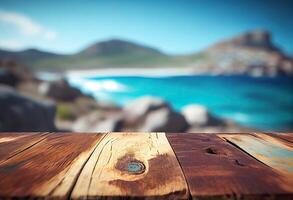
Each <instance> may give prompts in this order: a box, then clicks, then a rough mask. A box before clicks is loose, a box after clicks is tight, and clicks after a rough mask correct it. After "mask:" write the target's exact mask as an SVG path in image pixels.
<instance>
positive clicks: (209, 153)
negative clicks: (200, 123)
mask: <svg viewBox="0 0 293 200" xmlns="http://www.w3.org/2000/svg"><path fill="white" fill-rule="evenodd" d="M166 135H167V138H168V140H169V142H170V144H171V146H172V148H173V150H174V151H175V154H176V155H177V158H178V160H179V163H180V165H181V167H182V169H183V172H184V174H185V178H186V181H187V183H188V185H189V191H190V193H191V196H192V198H193V199H198V198H199V199H201V198H202V199H210V198H219V199H231V198H251V199H261V198H265V197H266V198H279V199H290V198H292V197H293V196H292V192H293V185H292V183H290V182H288V180H287V179H286V177H284V176H282V175H280V174H279V173H277V172H276V171H274V170H273V169H271V168H270V167H268V166H266V165H264V164H262V163H261V162H259V161H257V160H255V159H254V158H252V157H251V156H249V155H247V154H246V153H244V152H242V151H241V150H239V149H237V148H236V147H235V146H233V145H231V144H229V143H228V142H226V141H224V140H223V139H221V138H219V137H218V136H217V135H213V134H210V135H209V134H166Z"/></svg>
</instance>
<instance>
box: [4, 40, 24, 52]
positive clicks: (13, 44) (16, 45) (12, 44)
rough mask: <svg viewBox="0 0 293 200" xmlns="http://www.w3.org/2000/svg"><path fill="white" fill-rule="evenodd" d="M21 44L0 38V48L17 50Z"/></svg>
mask: <svg viewBox="0 0 293 200" xmlns="http://www.w3.org/2000/svg"><path fill="white" fill-rule="evenodd" d="M21 47H22V44H21V43H20V42H18V41H16V40H0V48H4V49H10V50H19V49H20V48H21Z"/></svg>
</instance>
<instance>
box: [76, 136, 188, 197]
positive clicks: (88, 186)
mask: <svg viewBox="0 0 293 200" xmlns="http://www.w3.org/2000/svg"><path fill="white" fill-rule="evenodd" d="M130 163H137V164H139V165H140V166H142V168H141V170H139V171H137V172H132V171H129V169H128V167H129V164H130ZM71 197H72V198H73V199H80V198H82V199H84V198H89V199H118V198H123V199H128V198H147V199H187V198H188V188H187V185H186V182H185V178H184V175H183V173H182V171H181V168H180V166H179V164H178V161H177V159H176V157H175V155H174V152H173V151H172V149H171V147H170V145H169V143H168V141H167V138H166V136H165V134H164V133H110V134H107V136H106V137H105V138H104V139H103V140H102V141H101V143H100V144H99V146H98V147H97V148H96V150H95V151H94V153H93V155H92V156H91V158H90V159H89V161H88V162H87V164H86V165H85V167H84V169H83V171H82V172H81V174H80V176H79V178H78V181H77V183H76V185H75V187H74V190H73V193H72V196H71Z"/></svg>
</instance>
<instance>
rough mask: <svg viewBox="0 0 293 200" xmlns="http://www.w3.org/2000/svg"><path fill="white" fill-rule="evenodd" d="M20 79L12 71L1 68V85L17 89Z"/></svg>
mask: <svg viewBox="0 0 293 200" xmlns="http://www.w3.org/2000/svg"><path fill="white" fill-rule="evenodd" d="M19 81H20V80H19V78H18V77H17V76H16V75H15V74H14V73H12V72H11V71H9V70H7V69H4V68H2V69H1V68H0V84H4V85H9V86H12V87H15V86H16V85H17V84H18V83H19Z"/></svg>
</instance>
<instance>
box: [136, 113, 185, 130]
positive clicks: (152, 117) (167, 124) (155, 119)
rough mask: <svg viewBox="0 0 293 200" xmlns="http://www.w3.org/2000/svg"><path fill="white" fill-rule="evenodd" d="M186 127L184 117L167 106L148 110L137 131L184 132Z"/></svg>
mask: <svg viewBox="0 0 293 200" xmlns="http://www.w3.org/2000/svg"><path fill="white" fill-rule="evenodd" d="M187 128H188V124H187V122H186V120H185V118H184V117H183V116H182V115H181V114H180V113H177V112H175V111H173V110H171V109H169V108H161V109H158V110H155V111H153V112H150V113H149V114H148V115H147V116H146V119H145V120H144V122H143V124H142V125H141V127H139V131H142V132H184V131H185V130H186V129H187Z"/></svg>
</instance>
